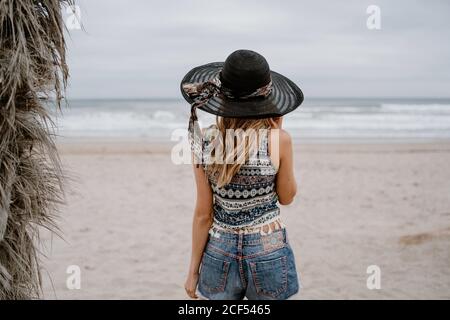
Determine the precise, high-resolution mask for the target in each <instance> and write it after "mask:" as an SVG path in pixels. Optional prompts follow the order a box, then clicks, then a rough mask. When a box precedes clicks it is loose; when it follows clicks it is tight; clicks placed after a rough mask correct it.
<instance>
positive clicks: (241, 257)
mask: <svg viewBox="0 0 450 320" xmlns="http://www.w3.org/2000/svg"><path fill="white" fill-rule="evenodd" d="M198 290H199V292H200V294H201V295H202V296H203V297H205V298H207V299H211V300H240V299H244V297H246V298H247V299H249V300H283V299H287V298H289V297H290V296H292V295H294V294H295V293H297V292H298V290H299V280H298V276H297V271H296V267H295V259H294V255H293V252H292V249H291V247H290V245H289V243H288V240H287V234H286V229H284V228H283V229H280V230H276V231H274V232H272V233H270V234H268V235H261V234H260V233H252V234H236V233H228V232H223V231H219V237H214V236H211V235H210V236H209V239H208V243H207V245H206V248H205V252H204V253H203V258H202V263H201V268H200V278H199V284H198Z"/></svg>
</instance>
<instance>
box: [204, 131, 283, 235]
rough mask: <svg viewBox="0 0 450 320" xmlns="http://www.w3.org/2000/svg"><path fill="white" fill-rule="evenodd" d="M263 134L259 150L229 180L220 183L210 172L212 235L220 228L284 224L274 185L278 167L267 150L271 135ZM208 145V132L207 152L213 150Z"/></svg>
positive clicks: (247, 228)
mask: <svg viewBox="0 0 450 320" xmlns="http://www.w3.org/2000/svg"><path fill="white" fill-rule="evenodd" d="M266 132H267V133H270V131H269V130H267V131H266ZM260 136H261V137H260V143H259V148H258V153H257V154H256V156H254V157H252V158H250V159H248V160H247V161H246V162H245V163H244V164H243V165H242V166H241V168H240V169H239V171H238V172H237V173H236V174H235V175H234V176H233V178H232V180H231V181H230V183H228V184H226V185H225V186H223V187H218V186H217V185H216V181H217V180H216V179H215V177H213V176H211V175H208V180H209V183H210V185H211V188H212V192H213V215H214V219H213V226H212V228H211V230H210V234H212V235H215V236H219V233H217V232H216V231H218V230H223V231H227V232H237V233H254V232H260V233H261V234H267V233H271V232H272V231H273V230H276V229H280V228H283V227H284V225H283V223H282V222H281V219H280V209H279V206H278V195H277V193H276V188H275V178H276V174H277V169H276V168H275V167H274V166H273V164H272V161H271V158H270V155H269V153H268V149H269V144H268V136H267V135H266V134H263V135H260ZM208 148H212V144H211V137H209V136H208V135H207V134H206V135H205V137H204V149H203V150H204V154H208V153H210V150H209V149H208Z"/></svg>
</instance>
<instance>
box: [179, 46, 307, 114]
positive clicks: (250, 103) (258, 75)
mask: <svg viewBox="0 0 450 320" xmlns="http://www.w3.org/2000/svg"><path fill="white" fill-rule="evenodd" d="M214 78H219V79H220V82H221V84H222V86H224V87H225V86H226V88H228V90H229V91H231V92H233V96H237V98H234V97H233V98H229V97H227V96H226V95H223V94H218V95H215V96H212V97H210V98H209V99H208V100H207V101H206V103H203V104H202V105H201V106H199V107H198V108H199V109H200V110H203V111H205V112H208V113H212V114H215V115H218V116H222V117H230V118H269V117H279V116H283V115H285V114H287V113H289V112H291V111H293V110H295V109H296V108H297V107H298V106H300V105H301V103H302V102H303V99H304V96H303V92H302V90H300V88H299V87H298V86H297V85H296V84H295V83H294V82H292V81H291V80H289V79H288V78H286V77H285V76H283V75H281V74H279V73H277V72H275V71H272V70H270V68H269V65H268V63H267V61H266V59H265V58H264V57H263V56H261V55H260V54H258V53H256V52H254V51H250V50H237V51H235V52H233V53H232V54H231V55H229V56H228V58H227V59H226V61H225V62H213V63H208V64H205V65H201V66H198V67H196V68H194V69H192V70H191V71H189V72H188V73H187V74H186V75H185V76H184V78H183V80H182V81H181V84H180V88H181V93H182V95H183V97H184V99H185V100H186V101H187V102H189V104H193V103H194V102H195V101H196V100H195V98H193V97H191V96H190V95H189V94H188V93H187V92H186V91H185V89H184V88H183V86H184V85H185V84H195V83H204V82H207V81H211V80H212V79H214ZM269 81H272V89H271V91H270V94H269V95H268V96H265V97H252V98H249V99H239V96H240V95H241V94H245V93H249V92H251V91H254V90H256V89H258V88H259V87H261V86H263V85H267V84H268V83H269Z"/></svg>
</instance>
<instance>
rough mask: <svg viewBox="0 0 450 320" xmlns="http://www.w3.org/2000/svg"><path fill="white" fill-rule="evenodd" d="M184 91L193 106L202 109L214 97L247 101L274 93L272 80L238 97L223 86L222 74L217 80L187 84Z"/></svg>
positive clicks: (184, 85)
mask: <svg viewBox="0 0 450 320" xmlns="http://www.w3.org/2000/svg"><path fill="white" fill-rule="evenodd" d="M183 90H184V92H186V94H187V95H188V96H189V97H190V98H191V99H192V100H193V103H192V106H195V107H201V106H203V105H205V104H206V103H207V102H208V101H209V100H210V99H212V98H213V97H217V96H219V95H221V94H222V95H224V96H225V97H227V98H229V99H235V100H247V99H251V98H256V97H264V98H265V97H267V96H268V95H269V94H270V93H271V92H272V80H270V81H269V83H268V84H266V85H265V86H263V87H260V88H258V89H256V90H255V91H253V92H252V93H250V94H246V95H242V96H236V95H235V94H234V93H233V91H232V90H231V89H229V88H227V87H225V86H223V85H222V82H221V81H220V73H219V75H217V76H216V77H215V78H212V79H210V80H208V81H205V82H199V83H185V84H183Z"/></svg>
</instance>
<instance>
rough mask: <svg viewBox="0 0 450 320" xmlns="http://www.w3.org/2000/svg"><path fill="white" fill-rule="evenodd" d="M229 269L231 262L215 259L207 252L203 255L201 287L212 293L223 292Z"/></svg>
mask: <svg viewBox="0 0 450 320" xmlns="http://www.w3.org/2000/svg"><path fill="white" fill-rule="evenodd" d="M229 268H230V262H228V261H224V260H221V259H217V258H214V257H212V256H210V255H209V254H207V253H206V252H205V253H203V259H202V266H201V269H200V279H199V282H200V284H199V285H200V286H201V287H202V289H204V290H205V291H207V292H210V293H214V292H223V291H224V290H225V285H226V282H227V276H228V269H229Z"/></svg>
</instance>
